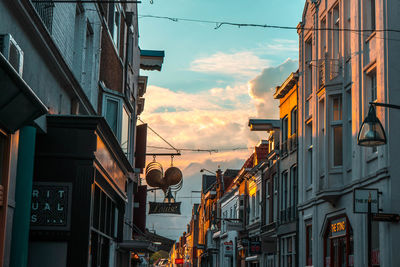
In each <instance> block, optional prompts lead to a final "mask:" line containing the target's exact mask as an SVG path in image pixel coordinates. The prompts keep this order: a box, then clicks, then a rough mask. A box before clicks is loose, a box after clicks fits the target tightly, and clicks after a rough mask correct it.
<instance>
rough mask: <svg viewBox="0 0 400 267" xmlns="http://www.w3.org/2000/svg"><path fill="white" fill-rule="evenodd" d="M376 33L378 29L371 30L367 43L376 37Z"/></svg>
mask: <svg viewBox="0 0 400 267" xmlns="http://www.w3.org/2000/svg"><path fill="white" fill-rule="evenodd" d="M375 35H376V31H375V30H374V31H373V32H371V34H370V35H369V36H368V37H367V39H365V43H368V42H369V41H371V39H372V38H374V37H375Z"/></svg>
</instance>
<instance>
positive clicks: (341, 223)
mask: <svg viewBox="0 0 400 267" xmlns="http://www.w3.org/2000/svg"><path fill="white" fill-rule="evenodd" d="M346 231H347V219H346V217H343V218H339V219H336V220H332V221H331V236H332V237H335V236H343V235H346Z"/></svg>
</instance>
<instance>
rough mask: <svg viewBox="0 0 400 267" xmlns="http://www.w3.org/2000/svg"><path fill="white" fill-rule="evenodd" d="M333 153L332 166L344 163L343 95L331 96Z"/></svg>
mask: <svg viewBox="0 0 400 267" xmlns="http://www.w3.org/2000/svg"><path fill="white" fill-rule="evenodd" d="M330 126H331V155H332V166H333V167H340V166H342V165H343V124H342V96H341V95H335V96H332V97H331V120H330Z"/></svg>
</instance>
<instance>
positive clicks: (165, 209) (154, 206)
mask: <svg viewBox="0 0 400 267" xmlns="http://www.w3.org/2000/svg"><path fill="white" fill-rule="evenodd" d="M149 204H150V208H149V214H158V213H169V214H181V202H175V203H164V202H149Z"/></svg>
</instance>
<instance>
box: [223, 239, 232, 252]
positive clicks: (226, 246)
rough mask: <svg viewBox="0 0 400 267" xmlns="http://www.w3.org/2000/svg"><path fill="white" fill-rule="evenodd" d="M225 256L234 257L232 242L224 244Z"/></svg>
mask: <svg viewBox="0 0 400 267" xmlns="http://www.w3.org/2000/svg"><path fill="white" fill-rule="evenodd" d="M224 254H225V255H233V242H232V240H230V241H226V242H224Z"/></svg>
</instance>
